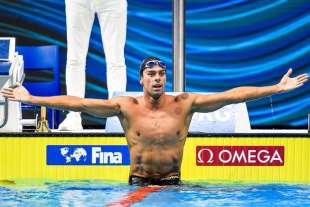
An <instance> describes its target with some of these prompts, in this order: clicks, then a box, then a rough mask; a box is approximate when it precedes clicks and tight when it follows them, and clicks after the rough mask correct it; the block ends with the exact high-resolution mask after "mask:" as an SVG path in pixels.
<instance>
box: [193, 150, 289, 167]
mask: <svg viewBox="0 0 310 207" xmlns="http://www.w3.org/2000/svg"><path fill="white" fill-rule="evenodd" d="M196 165H197V166H283V165H284V146H197V147H196Z"/></svg>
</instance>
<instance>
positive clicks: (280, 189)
mask: <svg viewBox="0 0 310 207" xmlns="http://www.w3.org/2000/svg"><path fill="white" fill-rule="evenodd" d="M139 189H141V188H139V187H134V186H128V185H127V184H115V183H103V182H98V181H79V182H77V181H72V182H54V183H53V182H51V183H45V184H44V185H35V186H29V185H21V184H18V185H1V186H0V206H1V207H4V206H10V207H11V206H23V207H24V206H25V207H28V206H29V207H30V206H31V207H35V206H47V207H48V206H53V207H56V206H63V207H69V206H107V205H109V204H111V203H117V201H119V200H122V199H124V198H126V196H128V193H130V192H136V191H137V190H139ZM118 206H120V205H118ZM131 206H132V207H138V206H169V207H170V206H178V207H179V206H184V207H194V206H281V207H284V206H310V185H282V184H281V185H279V184H268V185H236V184H230V185H223V184H221V185H215V184H200V185H196V184H190V183H187V184H184V185H182V186H177V187H171V186H170V187H164V188H161V189H158V190H157V191H154V192H150V193H149V194H147V195H146V197H145V198H143V199H142V200H140V201H137V202H135V203H133V204H132V205H131Z"/></svg>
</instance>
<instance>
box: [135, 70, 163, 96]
mask: <svg viewBox="0 0 310 207" xmlns="http://www.w3.org/2000/svg"><path fill="white" fill-rule="evenodd" d="M140 83H141V85H142V86H143V89H144V91H145V92H147V93H148V94H149V95H150V96H152V97H154V98H158V97H159V96H161V95H162V94H163V93H164V91H165V84H166V69H165V68H162V67H160V66H158V65H156V66H154V67H152V68H146V69H144V71H143V74H142V77H141V79H140Z"/></svg>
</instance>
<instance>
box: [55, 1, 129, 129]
mask: <svg viewBox="0 0 310 207" xmlns="http://www.w3.org/2000/svg"><path fill="white" fill-rule="evenodd" d="M65 5H66V22H67V44H68V51H67V64H66V87H67V95H70V96H77V97H80V98H84V96H85V80H86V78H85V70H86V56H87V52H88V46H89V39H90V34H91V30H92V26H93V22H94V18H95V15H97V17H98V20H99V24H100V30H101V38H102V42H103V48H104V53H105V58H106V65H107V67H106V74H107V87H108V93H109V98H111V97H112V95H113V93H114V92H115V91H126V82H127V81H126V80H127V78H126V65H125V57H124V47H125V41H126V26H127V1H126V0H66V1H65ZM58 129H59V130H61V131H80V130H83V127H82V119H81V113H80V112H72V111H70V112H69V113H68V114H67V116H66V118H65V120H64V121H63V122H62V123H61V124H60V125H59V128H58Z"/></svg>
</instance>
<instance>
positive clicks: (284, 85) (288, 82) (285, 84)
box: [277, 68, 309, 92]
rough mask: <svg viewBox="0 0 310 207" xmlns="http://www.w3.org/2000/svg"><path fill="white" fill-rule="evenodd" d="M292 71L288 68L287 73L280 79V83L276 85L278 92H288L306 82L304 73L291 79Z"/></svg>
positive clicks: (306, 78) (306, 77)
mask: <svg viewBox="0 0 310 207" xmlns="http://www.w3.org/2000/svg"><path fill="white" fill-rule="evenodd" d="M292 72H293V70H292V68H290V69H289V70H288V71H287V73H286V74H285V75H284V76H283V77H282V79H281V81H280V83H278V84H277V85H278V87H279V89H280V92H285V91H290V90H293V89H295V88H299V87H301V86H303V85H304V83H305V82H307V81H308V77H309V76H308V74H307V73H304V74H301V75H298V76H296V77H294V78H291V77H290V75H291V74H292Z"/></svg>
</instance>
